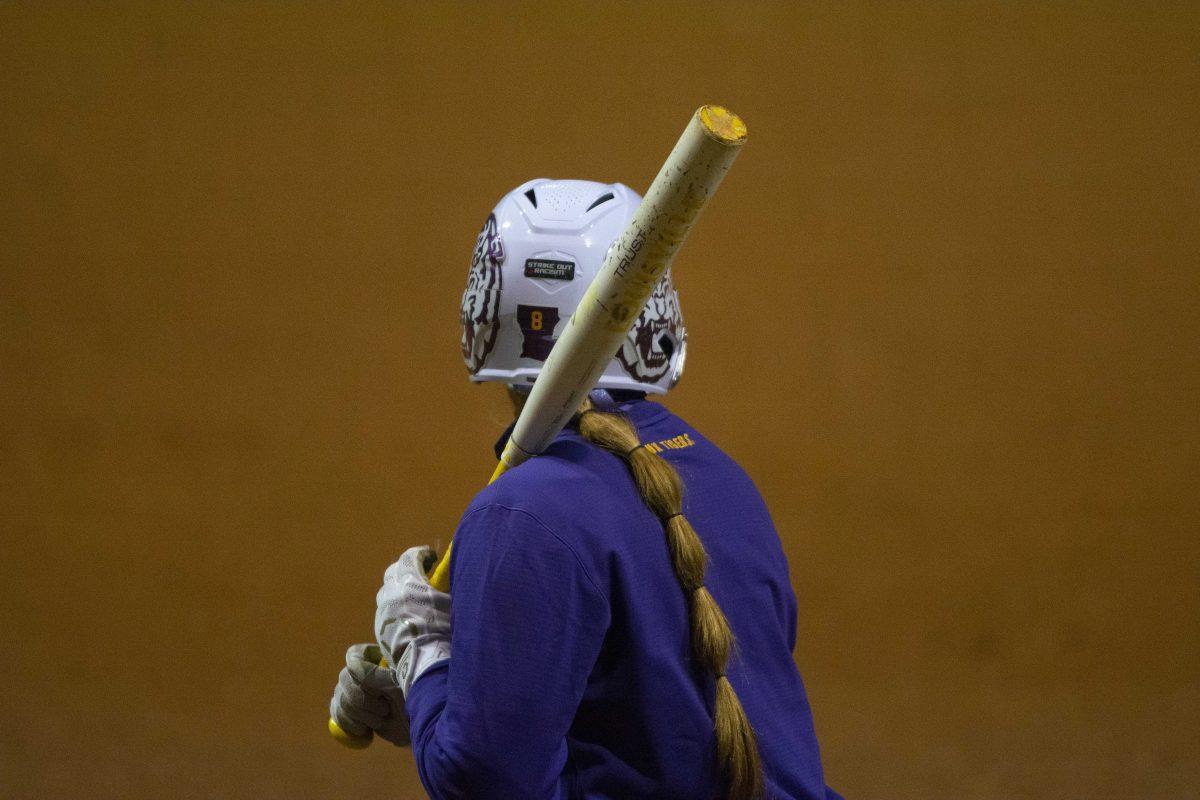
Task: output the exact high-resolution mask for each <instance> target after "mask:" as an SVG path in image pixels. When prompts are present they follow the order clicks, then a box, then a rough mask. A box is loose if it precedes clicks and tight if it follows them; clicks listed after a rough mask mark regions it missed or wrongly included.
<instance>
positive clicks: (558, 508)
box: [330, 180, 837, 800]
mask: <svg viewBox="0 0 1200 800" xmlns="http://www.w3.org/2000/svg"><path fill="white" fill-rule="evenodd" d="M640 200H641V198H640V197H639V196H638V195H637V194H636V193H635V192H634V191H632V190H631V189H629V188H628V187H627V186H624V185H622V184H611V185H607V184H600V183H593V182H590V181H549V180H535V181H530V182H529V183H526V184H524V185H522V186H519V187H518V188H516V189H515V190H513V191H512V192H510V193H509V194H508V195H506V196H505V197H504V198H503V199H502V200H501V201H500V203H499V205H497V206H496V208H495V210H494V211H493V212H492V214H491V215H490V216H489V217H488V219H487V222H486V223H485V224H484V227H483V230H482V231H481V232H480V234H479V239H478V241H477V243H476V246H475V253H474V258H473V259H472V263H471V269H470V272H469V274H468V284H467V289H466V292H465V293H464V294H463V301H462V314H461V319H462V327H463V333H462V354H463V359H464V360H465V361H466V364H467V368H468V370H469V371H470V374H471V380H472V381H476V382H479V381H499V382H503V383H505V384H506V385H507V387H508V391H509V395H510V397H511V399H512V401H513V404H514V407H515V408H516V409H517V410H518V411H519V409H520V406H521V404H522V402H523V400H524V397H525V394H526V393H527V392H528V388H529V386H530V385H531V384H532V383H533V381H534V380H535V379H536V378H537V375H538V371H539V369H540V368H541V365H542V364H543V363H544V362H545V360H546V357H547V355H548V354H549V352H550V348H551V347H552V346H553V344H554V342H555V338H556V336H558V335H560V334H561V332H562V330H563V326H565V325H566V324H567V320H568V319H569V318H570V315H571V312H572V311H573V310H574V308H575V306H576V305H577V304H578V303H579V301H580V300H581V298H582V297H583V294H584V292H585V291H586V289H587V286H588V284H589V283H590V281H591V280H592V278H593V277H595V275H596V272H597V271H598V270H599V268H600V265H601V262H602V261H603V258H604V255H605V253H606V251H607V250H608V248H609V247H610V246H611V245H612V243H613V241H614V240H615V239H616V238H617V237H618V236H619V235H620V233H621V231H622V230H623V229H624V227H625V225H626V223H627V222H628V220H629V218H630V217H631V216H632V213H633V211H634V209H636V207H637V205H638V203H639V202H640ZM685 352H686V335H685V332H684V327H683V317H682V315H681V313H680V308H679V298H678V295H677V293H676V291H675V288H674V286H673V284H672V282H671V275H670V272H667V273H666V274H665V275H664V276H663V278H662V280H661V281H660V283H659V284H658V286H657V287H656V288H655V290H654V293H653V294H652V296H651V298H650V300H649V301H648V302H647V304H646V306H645V308H644V309H643V311H642V313H641V315H640V317H639V318H638V320H637V322H636V324H635V325H634V327H633V329H632V331H631V332H630V334H629V336H628V337H627V339H626V340H625V342H624V343H623V344H622V346H621V348H620V350H619V351H618V352H617V353H616V355H615V357H614V358H613V360H612V362H611V363H610V364H609V365H608V367H607V368H606V370H605V372H604V373H603V375H602V376H601V378H600V380H599V382H598V384H597V387H596V390H595V391H593V392H592V393H591V395H590V398H589V401H588V403H586V404H585V407H584V409H582V413H580V414H579V415H577V417H576V418H575V419H574V421H573V422H572V424H571V425H570V426H568V428H567V429H566V430H564V431H563V433H562V434H561V435H560V436H559V437H558V439H557V440H555V442H554V443H553V445H551V447H550V448H549V449H548V450H547V451H546V452H545V453H544V454H542V455H541V456H538V457H537V458H534V459H532V460H531V461H529V462H527V463H525V464H523V465H522V466H520V467H518V468H516V469H513V470H510V471H509V472H507V473H505V474H504V475H503V476H501V477H500V478H499V479H498V480H497V481H495V482H493V483H492V484H491V485H489V486H488V487H487V488H486V489H484V490H483V491H482V492H480V493H479V494H478V495H477V496H476V497H475V499H474V500H473V501H472V502H471V504H470V506H469V507H468V508H467V510H466V513H464V514H463V517H462V520H461V522H460V523H459V526H458V529H457V531H456V532H455V534H454V548H453V550H452V555H451V559H452V560H451V563H450V576H451V581H452V587H453V588H452V592H453V595H452V596H451V595H450V594H445V593H443V592H440V591H438V590H436V589H435V588H434V587H433V586H431V585H430V583H429V579H428V576H429V573H430V570H431V568H432V565H433V563H434V561H435V560H436V557H435V554H434V553H433V551H432V550H431V549H429V548H426V547H416V548H412V549H410V550H408V551H407V552H405V553H404V555H403V556H401V557H400V559H399V560H398V561H397V562H396V563H395V564H392V565H391V566H390V567H388V569H387V571H386V572H385V573H384V580H383V586H382V588H381V589H380V590H379V593H378V595H377V597H376V601H377V609H376V616H375V633H376V637H377V640H378V643H377V644H370V645H367V644H364V645H355V646H354V647H351V648H350V650H349V651H348V652H347V655H346V668H345V669H344V670H342V673H341V675H340V676H339V679H338V684H337V687H336V689H335V691H334V696H333V700H332V702H331V704H330V712H331V715H332V717H333V719H334V720H335V721H336V722H337V723H338V724H339V725H340V726H341V727H342V728H343V729H344V730H345V731H347V732H348V733H350V734H352V735H356V736H370V735H371V734H372V732H373V733H375V734H379V735H380V736H381V737H383V738H385V739H387V740H388V741H391V742H393V743H395V744H397V745H401V746H408V745H410V744H411V746H412V749H413V755H414V757H415V759H416V763H417V769H418V771H419V773H420V776H421V780H422V782H423V783H424V785H425V789H426V791H428V793H429V795H430V796H431V797H432V798H434V800H442V799H443V798H472V799H473V800H477V799H479V798H504V800H519V799H520V798H621V799H622V800H633V799H634V798H688V800H696V799H697V798H704V799H705V800H707V799H708V798H735V799H736V800H748V799H749V798H755V797H769V798H777V799H778V800H790V799H792V798H797V799H798V798H820V799H824V798H836V797H837V795H836V793H834V792H833V791H832V790H830V789H828V788H827V787H826V786H825V782H824V777H823V773H822V769H821V759H820V754H819V751H818V747H817V739H816V734H815V732H814V730H813V722H812V715H811V712H810V710H809V706H808V701H807V699H806V697H805V693H804V686H803V684H802V683H801V679H800V674H799V672H798V671H797V669H796V666H795V662H794V661H793V658H792V651H793V650H794V648H795V645H796V613H797V612H796V598H795V595H794V594H793V592H792V589H791V582H790V580H789V577H788V566H787V561H786V559H785V558H784V555H783V551H782V548H781V546H780V542H779V538H778V536H777V534H776V532H775V528H774V526H773V524H772V522H771V517H770V514H769V513H768V512H767V508H766V506H765V505H764V503H763V501H762V498H761V497H760V496H759V493H758V491H757V490H756V489H755V487H754V484H753V483H752V482H751V480H750V478H749V477H748V476H747V475H746V474H745V472H743V471H742V469H741V468H740V467H738V465H737V464H736V463H734V462H733V461H732V460H731V459H730V458H729V457H728V456H727V455H725V454H724V453H723V452H722V451H721V450H720V449H719V448H718V447H717V446H716V445H714V444H713V443H712V442H710V441H709V440H707V439H706V438H704V436H703V435H702V434H701V433H700V432H699V431H697V430H696V429H695V428H693V427H692V426H690V425H689V424H688V423H686V422H684V421H683V420H682V419H680V418H679V417H677V416H675V415H674V414H672V413H671V412H670V411H668V410H667V409H666V408H665V407H663V406H662V405H659V404H658V403H655V402H651V401H650V400H648V399H647V395H661V394H665V393H666V392H667V391H668V390H669V389H670V388H671V387H672V386H674V385H675V383H676V381H678V380H679V377H680V375H681V373H682V372H683V365H684V356H685ZM509 430H510V431H511V428H510V429H509ZM507 436H508V432H506V433H505V435H504V436H503V437H502V438H501V440H500V442H499V443H498V445H497V448H498V449H497V453H499V448H500V447H502V446H503V444H504V442H505V440H506V438H507ZM735 643H736V644H735ZM381 658H382V659H386V660H387V663H388V664H394V665H395V668H394V669H393V668H388V667H383V666H379V662H380V660H381Z"/></svg>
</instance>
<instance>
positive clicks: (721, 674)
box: [717, 672, 725, 680]
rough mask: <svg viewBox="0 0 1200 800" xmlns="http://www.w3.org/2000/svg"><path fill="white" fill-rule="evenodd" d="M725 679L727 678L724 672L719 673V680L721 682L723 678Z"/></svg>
mask: <svg viewBox="0 0 1200 800" xmlns="http://www.w3.org/2000/svg"><path fill="white" fill-rule="evenodd" d="M724 677H725V673H724V672H718V673H717V680H721V678H724Z"/></svg>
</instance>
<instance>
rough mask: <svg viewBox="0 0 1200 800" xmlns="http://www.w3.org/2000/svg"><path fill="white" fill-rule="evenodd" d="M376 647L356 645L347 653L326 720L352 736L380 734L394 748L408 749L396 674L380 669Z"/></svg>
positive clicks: (406, 716) (406, 724) (401, 700)
mask: <svg viewBox="0 0 1200 800" xmlns="http://www.w3.org/2000/svg"><path fill="white" fill-rule="evenodd" d="M381 660H383V653H382V652H381V651H380V649H379V647H378V645H374V644H356V645H354V646H353V647H351V648H350V649H349V650H347V651H346V666H345V668H344V669H343V670H342V671H341V673H340V674H339V675H338V682H337V687H335V688H334V690H333V699H332V700H330V701H329V716H330V717H331V718H333V721H334V722H336V723H337V724H338V725H340V726H341V728H342V730H344V731H345V732H346V733H348V734H350V735H351V736H357V737H360V738H363V737H366V738H370V737H371V735H372V734H375V733H377V734H379V736H380V737H382V738H383V739H386V740H387V741H389V742H391V743H392V744H394V745H398V746H400V747H407V746H408V745H409V743H410V740H409V735H408V712H407V711H405V710H404V694H403V693H402V692H401V691H400V686H399V684H398V683H397V681H396V671H395V670H394V669H389V668H388V667H383V666H380V665H379V662H380V661H381Z"/></svg>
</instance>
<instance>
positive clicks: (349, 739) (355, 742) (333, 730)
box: [329, 717, 372, 750]
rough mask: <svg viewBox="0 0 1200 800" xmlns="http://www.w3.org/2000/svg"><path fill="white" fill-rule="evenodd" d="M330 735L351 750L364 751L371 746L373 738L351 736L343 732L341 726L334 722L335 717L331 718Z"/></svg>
mask: <svg viewBox="0 0 1200 800" xmlns="http://www.w3.org/2000/svg"><path fill="white" fill-rule="evenodd" d="M329 735H330V736H332V737H333V738H335V739H337V740H338V742H340V743H341V744H344V745H345V746H346V747H349V748H350V749H351V750H362V749H363V748H364V747H367V746H369V745H370V744H371V738H372V737H369V736H351V735H350V734H348V733H346V732H345V731H344V730H342V726H341V725H338V724H337V723H336V722H334V721H333V717H330V718H329Z"/></svg>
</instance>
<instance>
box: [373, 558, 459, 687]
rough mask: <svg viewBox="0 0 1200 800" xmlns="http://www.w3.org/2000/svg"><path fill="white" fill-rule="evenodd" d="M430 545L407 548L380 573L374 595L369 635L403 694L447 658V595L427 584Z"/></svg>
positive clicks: (448, 644)
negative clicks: (372, 631)
mask: <svg viewBox="0 0 1200 800" xmlns="http://www.w3.org/2000/svg"><path fill="white" fill-rule="evenodd" d="M435 563H437V553H435V552H434V551H433V549H432V548H430V547H413V548H410V549H409V550H406V551H405V552H404V555H402V556H400V560H398V561H397V562H396V563H395V564H392V565H391V566H390V567H388V568H387V571H386V572H384V573H383V586H382V587H381V588H380V589H379V592H378V594H376V595H375V638H376V639H377V640H378V641H379V646H380V647H381V648H382V649H383V653H384V655H385V656H387V659H388V661H389V662H390V663H392V664H395V665H396V677H397V681H398V682H399V684H400V690H401V691H402V692H404V694H405V695H407V694H408V690H409V689H410V688H411V687H412V685H413V682H414V681H416V679H417V678H419V677H421V673H423V672H425V670H427V669H429V668H430V667H431V666H433V665H434V664H436V663H437V662H439V661H442V660H444V659H447V658H449V657H450V595H448V594H446V593H445V592H439V591H438V590H437V589H435V588H433V586H431V585H430V583H429V575H428V574H427V572H428V570H430V569H432V568H433V565H434V564H435Z"/></svg>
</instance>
